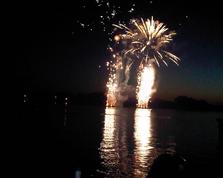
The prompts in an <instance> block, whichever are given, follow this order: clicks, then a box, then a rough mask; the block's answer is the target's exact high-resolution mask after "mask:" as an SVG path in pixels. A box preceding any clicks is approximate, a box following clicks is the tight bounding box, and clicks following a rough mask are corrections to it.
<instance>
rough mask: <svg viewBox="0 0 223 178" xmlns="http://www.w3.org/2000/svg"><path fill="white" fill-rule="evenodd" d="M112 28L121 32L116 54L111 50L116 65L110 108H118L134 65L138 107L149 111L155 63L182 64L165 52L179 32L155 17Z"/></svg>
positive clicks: (111, 71)
mask: <svg viewBox="0 0 223 178" xmlns="http://www.w3.org/2000/svg"><path fill="white" fill-rule="evenodd" d="M113 26H114V27H115V31H114V33H116V32H119V33H116V35H115V36H114V41H115V44H116V45H118V47H116V50H117V51H116V50H114V49H112V52H113V58H114V59H115V62H114V64H113V66H112V68H110V76H109V81H108V83H107V88H108V95H107V106H116V104H115V103H116V102H117V99H118V97H117V92H120V86H121V85H123V84H125V85H128V80H129V74H130V71H131V66H132V65H133V64H134V65H137V68H138V78H137V87H136V96H137V100H138V103H137V107H141V108H147V105H148V101H149V99H150V98H151V96H152V94H153V93H154V91H155V90H154V88H153V87H154V82H155V68H154V64H156V65H157V66H158V67H159V66H160V65H161V62H162V63H163V64H165V65H166V66H168V64H167V61H168V60H169V61H172V62H174V63H175V64H176V65H178V64H179V61H180V59H179V58H178V57H177V56H175V55H174V54H172V53H171V52H169V51H167V50H166V47H167V45H168V44H169V43H170V42H171V41H172V40H173V37H174V36H175V35H176V33H175V32H173V31H169V30H168V28H167V27H166V26H165V25H164V24H163V23H160V22H159V21H155V20H154V19H153V17H151V19H147V20H143V19H140V20H139V19H132V20H131V21H130V23H129V24H128V25H125V24H118V25H116V24H113ZM119 46H121V47H119ZM117 54H118V55H117Z"/></svg>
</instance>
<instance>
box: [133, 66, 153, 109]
mask: <svg viewBox="0 0 223 178" xmlns="http://www.w3.org/2000/svg"><path fill="white" fill-rule="evenodd" d="M137 82H138V85H137V100H138V103H137V107H139V108H147V107H148V101H149V100H150V99H151V97H152V94H153V93H154V92H155V89H154V82H155V69H154V67H153V66H152V65H151V64H149V65H147V66H145V67H143V68H142V70H141V71H140V72H139V75H138V81H137Z"/></svg>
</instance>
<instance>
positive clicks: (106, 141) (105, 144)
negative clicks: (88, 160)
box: [100, 108, 119, 175]
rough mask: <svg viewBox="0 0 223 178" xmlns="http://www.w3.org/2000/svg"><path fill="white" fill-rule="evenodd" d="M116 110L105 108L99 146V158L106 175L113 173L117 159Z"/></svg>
mask: <svg viewBox="0 0 223 178" xmlns="http://www.w3.org/2000/svg"><path fill="white" fill-rule="evenodd" d="M115 115H116V109H115V108H106V109H105V117H104V129H103V138H102V142H101V145H100V157H101V159H102V161H103V162H102V165H103V166H104V167H106V168H108V170H107V171H108V172H107V173H106V174H108V175H109V174H110V173H112V172H114V170H115V169H116V167H117V165H118V162H119V158H118V154H117V141H116V140H117V137H116V136H115V132H116V126H115V124H116V117H115Z"/></svg>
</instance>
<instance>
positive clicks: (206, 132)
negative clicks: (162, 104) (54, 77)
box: [18, 105, 223, 178]
mask: <svg viewBox="0 0 223 178" xmlns="http://www.w3.org/2000/svg"><path fill="white" fill-rule="evenodd" d="M21 118H23V119H24V121H25V122H26V124H25V127H24V126H23V127H24V129H23V131H22V133H20V134H21V135H20V136H18V137H19V138H18V139H20V144H21V146H20V149H21V150H20V151H21V152H22V153H24V154H27V155H30V156H27V157H23V159H25V160H27V161H30V162H35V164H34V165H36V164H37V163H36V162H38V161H42V162H43V163H42V165H41V166H40V167H39V168H38V169H36V168H33V167H32V168H30V169H31V170H33V171H35V173H37V174H39V173H38V171H39V172H44V171H43V170H45V169H46V170H50V171H48V174H49V175H54V174H56V175H61V177H65V176H66V177H75V174H76V175H77V174H79V173H80V174H81V177H114V178H119V177H131V178H144V177H146V176H147V173H148V171H149V169H150V167H151V165H152V163H153V160H154V159H155V158H156V157H157V156H158V155H160V154H162V153H177V154H179V155H181V156H182V157H184V158H185V159H186V160H187V162H188V164H189V165H190V166H189V169H190V170H193V171H194V170H195V167H196V170H197V173H195V174H198V175H201V174H200V172H199V171H202V169H203V168H207V167H211V165H213V163H214V165H215V162H216V158H217V157H218V150H217V146H218V129H217V128H218V125H217V122H216V119H217V118H223V113H222V112H190V111H178V110H167V109H135V108H103V107H93V106H79V107H77V106H67V107H64V106H61V105H60V106H58V105H53V106H44V107H40V108H39V107H30V106H26V107H24V110H23V112H22V117H21ZM21 137H22V138H21ZM23 147H29V149H27V151H24V149H23ZM18 150H19V147H18ZM30 157H31V158H30ZM33 160H36V161H33ZM27 165H28V164H27ZM216 165H217V163H216ZM216 165H215V166H214V168H215V167H216ZM34 167H35V166H34ZM214 168H213V167H212V168H211V169H210V170H214ZM60 169H61V170H60ZM20 171H21V170H20ZM29 174H32V173H29ZM48 174H47V175H48ZM40 175H42V174H40Z"/></svg>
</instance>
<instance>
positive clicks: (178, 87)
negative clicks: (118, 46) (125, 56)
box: [9, 0, 223, 103]
mask: <svg viewBox="0 0 223 178" xmlns="http://www.w3.org/2000/svg"><path fill="white" fill-rule="evenodd" d="M222 10H223V9H221V5H220V4H216V3H214V1H209V2H202V3H197V4H194V3H192V2H190V1H178V2H177V3H176V2H171V1H166V2H165V3H163V2H161V1H149V0H141V1H136V0H135V1H133V0H131V1H128V3H125V1H122V0H119V1H111V0H110V1H108V0H104V1H103V0H80V1H74V2H73V4H66V5H64V4H63V5H62V4H59V3H58V4H48V5H47V4H40V3H39V4H38V3H37V2H36V3H32V4H18V5H15V6H14V8H13V9H11V11H10V12H9V13H10V14H11V16H12V17H13V18H12V19H13V20H12V21H11V22H10V23H11V25H12V26H13V33H12V36H13V41H12V44H13V48H12V50H14V51H12V53H14V54H16V57H15V58H13V59H11V62H12V63H15V64H16V78H15V81H16V82H18V85H19V86H21V87H22V88H21V91H23V92H26V93H29V92H43V91H46V92H71V93H73V94H75V93H78V92H83V93H89V92H105V83H106V80H107V75H108V72H107V71H106V66H105V64H106V61H107V60H108V59H109V51H108V50H107V47H108V44H111V42H110V41H109V38H111V37H112V35H110V34H109V33H110V32H111V31H112V28H113V27H112V24H113V23H118V22H119V21H121V22H128V21H129V20H130V19H131V18H139V17H143V18H150V17H151V16H154V18H155V19H158V20H159V21H161V22H164V23H165V24H166V25H167V27H168V28H169V29H170V30H175V31H176V33H177V35H176V37H175V38H174V41H173V43H172V44H171V51H172V52H173V53H174V54H176V55H177V56H178V57H180V58H181V63H180V65H179V67H177V66H176V65H174V64H172V63H170V62H169V67H165V66H163V67H160V68H159V69H158V74H159V87H158V92H157V94H156V95H157V96H158V97H161V98H163V99H173V98H175V97H176V96H179V95H186V96H191V97H194V98H196V99H205V100H207V101H209V102H210V103H223V53H222V50H223V45H222V41H223V35H222V32H223V24H222V17H221V15H220V14H221V12H222ZM101 16H102V17H101ZM21 81H22V82H21ZM21 83H22V84H21Z"/></svg>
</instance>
